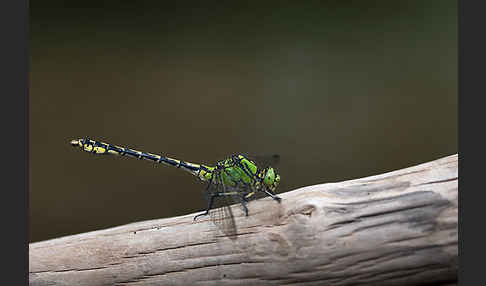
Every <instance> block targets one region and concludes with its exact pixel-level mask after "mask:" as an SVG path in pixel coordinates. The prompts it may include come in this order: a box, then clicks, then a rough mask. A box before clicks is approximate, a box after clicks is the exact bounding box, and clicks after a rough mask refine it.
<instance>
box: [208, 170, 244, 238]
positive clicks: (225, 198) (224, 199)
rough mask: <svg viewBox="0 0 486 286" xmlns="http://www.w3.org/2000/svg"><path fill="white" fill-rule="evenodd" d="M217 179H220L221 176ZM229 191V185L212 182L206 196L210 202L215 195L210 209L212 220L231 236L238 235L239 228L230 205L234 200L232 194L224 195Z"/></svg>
mask: <svg viewBox="0 0 486 286" xmlns="http://www.w3.org/2000/svg"><path fill="white" fill-rule="evenodd" d="M217 177H218V176H217ZM217 179H218V180H220V179H219V177H218V178H217ZM229 191H230V190H229V189H228V187H227V186H224V185H223V184H221V183H220V182H211V183H210V185H209V187H208V188H207V190H206V194H205V196H206V199H207V201H208V202H209V201H210V200H211V197H213V202H212V206H211V209H210V210H209V216H210V218H211V221H212V222H213V223H214V224H215V225H216V226H217V227H218V228H219V229H220V230H221V232H223V233H224V234H225V235H227V236H230V237H231V236H235V235H236V233H237V230H236V223H235V218H234V216H233V211H232V210H231V207H230V205H231V203H232V200H231V198H230V195H224V194H226V193H228V192H229ZM231 197H232V196H231Z"/></svg>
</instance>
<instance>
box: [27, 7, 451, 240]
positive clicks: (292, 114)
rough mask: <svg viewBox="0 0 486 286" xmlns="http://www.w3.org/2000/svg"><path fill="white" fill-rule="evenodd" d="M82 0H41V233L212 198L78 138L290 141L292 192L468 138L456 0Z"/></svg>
mask: <svg viewBox="0 0 486 286" xmlns="http://www.w3.org/2000/svg"><path fill="white" fill-rule="evenodd" d="M262 2H263V1H262ZM80 3H85V2H79V3H78V2H73V3H69V2H68V1H66V3H64V2H61V1H57V2H56V1H35V2H34V1H31V2H30V14H31V18H30V19H31V24H30V39H31V40H30V52H31V69H30V70H31V72H30V197H29V199H30V241H31V242H33V241H39V240H45V239H49V238H55V237H60V236H64V235H69V234H75V233H81V232H86V231H91V230H97V229H103V228H107V227H112V226H117V225H122V224H127V223H130V222H135V221H141V220H149V219H155V218H163V217H171V216H177V215H183V214H188V213H193V212H199V211H201V210H203V209H204V207H205V202H204V201H203V197H202V195H201V190H202V185H201V184H200V183H199V182H198V181H197V179H195V178H193V177H191V176H190V175H188V174H187V173H185V172H182V171H181V170H177V169H172V168H168V167H164V166H157V167H154V165H153V164H151V163H149V162H146V161H137V160H133V159H129V158H117V157H108V156H106V157H105V156H93V155H90V154H87V153H84V152H81V151H80V150H76V149H74V148H72V147H71V146H70V145H69V140H71V139H73V138H83V137H85V136H89V137H90V138H93V139H98V140H102V141H105V142H108V143H113V144H117V145H121V146H127V147H131V148H135V149H138V150H142V151H147V152H153V153H161V154H166V155H169V156H172V157H175V158H180V159H184V160H187V161H193V162H202V163H208V164H209V163H211V164H212V163H214V162H215V161H217V160H220V159H223V158H224V157H225V156H227V155H229V154H232V153H235V152H247V153H251V154H273V153H278V154H280V155H281V161H280V164H279V166H278V169H279V171H280V173H281V176H282V184H281V186H280V192H285V191H290V190H293V189H296V188H299V187H302V186H308V185H313V184H320V183H326V182H335V181H342V180H348V179H353V178H359V177H364V176H369V175H374V174H379V173H384V172H388V171H392V170H396V169H400V168H405V167H409V166H413V165H416V164H420V163H424V162H427V161H430V160H434V159H438V158H441V157H444V156H447V155H451V154H454V153H457V66H458V63H457V61H458V59H457V52H458V50H457V46H458V43H457V2H456V1H371V2H370V1H327V2H325V3H321V2H318V1H302V2H297V1H294V2H280V4H279V5H274V4H273V3H272V4H270V3H271V2H264V3H267V4H265V5H266V6H263V5H264V4H261V5H260V6H247V5H248V3H242V2H238V1H234V2H232V4H231V5H232V6H225V7H223V6H220V5H218V6H213V5H211V4H206V5H207V6H206V5H204V4H200V6H187V4H186V5H185V6H174V5H173V4H172V5H171V6H168V5H167V3H164V2H162V1H160V2H156V1H153V2H145V1H137V2H133V3H129V4H127V3H125V4H120V3H118V2H115V1H113V2H103V3H98V4H97V5H98V6H97V7H95V6H93V7H90V8H88V7H81V6H79V7H78V6H73V5H80ZM67 5H71V6H67ZM154 5H156V6H154Z"/></svg>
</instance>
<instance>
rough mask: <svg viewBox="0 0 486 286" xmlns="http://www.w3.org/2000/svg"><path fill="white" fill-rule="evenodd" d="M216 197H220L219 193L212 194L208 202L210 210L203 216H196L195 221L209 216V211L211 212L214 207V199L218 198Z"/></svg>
mask: <svg viewBox="0 0 486 286" xmlns="http://www.w3.org/2000/svg"><path fill="white" fill-rule="evenodd" d="M216 197H219V193H217V194H211V197H210V198H209V202H208V208H207V209H206V211H205V212H203V213H202V214H198V215H197V216H195V217H194V220H196V219H197V218H198V217H200V216H206V215H208V214H209V211H210V210H211V208H212V206H213V203H214V198H216Z"/></svg>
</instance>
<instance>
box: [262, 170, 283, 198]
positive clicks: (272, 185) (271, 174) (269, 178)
mask: <svg viewBox="0 0 486 286" xmlns="http://www.w3.org/2000/svg"><path fill="white" fill-rule="evenodd" d="M279 182H280V175H279V174H277V172H275V169H273V168H272V167H268V168H266V169H265V176H264V178H263V183H264V184H265V186H267V188H269V189H270V191H271V192H273V193H274V192H275V189H277V186H278V183H279Z"/></svg>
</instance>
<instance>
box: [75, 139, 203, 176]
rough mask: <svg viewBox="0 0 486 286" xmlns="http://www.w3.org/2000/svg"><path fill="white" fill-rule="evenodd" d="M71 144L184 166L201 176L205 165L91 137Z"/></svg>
mask: <svg viewBox="0 0 486 286" xmlns="http://www.w3.org/2000/svg"><path fill="white" fill-rule="evenodd" d="M71 145H73V146H77V147H81V148H82V150H84V151H86V152H89V153H93V154H97V155H117V156H125V155H127V156H129V157H132V158H136V159H144V160H148V161H152V162H154V163H162V164H164V165H168V166H172V167H176V168H182V169H184V170H186V171H188V172H190V173H191V174H193V175H195V176H198V177H200V175H199V174H200V173H201V169H202V168H203V166H201V165H199V164H194V163H190V162H185V161H182V160H177V159H172V158H169V157H165V156H161V155H156V154H152V153H147V152H142V151H138V150H134V149H130V148H125V147H120V146H116V145H112V144H108V143H104V142H101V141H96V140H91V139H78V140H72V141H71Z"/></svg>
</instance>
